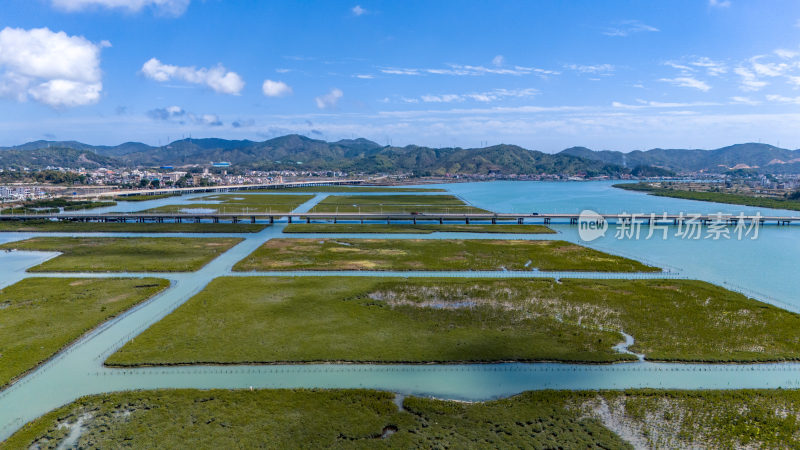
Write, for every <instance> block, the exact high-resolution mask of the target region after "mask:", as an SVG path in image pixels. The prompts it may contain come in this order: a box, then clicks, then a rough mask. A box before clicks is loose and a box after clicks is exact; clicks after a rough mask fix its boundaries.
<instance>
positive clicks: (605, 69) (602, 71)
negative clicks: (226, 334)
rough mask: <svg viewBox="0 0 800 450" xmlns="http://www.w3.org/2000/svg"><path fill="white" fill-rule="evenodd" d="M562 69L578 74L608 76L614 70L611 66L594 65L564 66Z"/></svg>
mask: <svg viewBox="0 0 800 450" xmlns="http://www.w3.org/2000/svg"><path fill="white" fill-rule="evenodd" d="M564 67H565V68H567V69H569V70H574V71H576V72H580V73H590V74H599V75H610V74H611V73H612V72H614V70H615V69H616V68H615V67H614V66H613V65H611V64H595V65H583V64H565V65H564Z"/></svg>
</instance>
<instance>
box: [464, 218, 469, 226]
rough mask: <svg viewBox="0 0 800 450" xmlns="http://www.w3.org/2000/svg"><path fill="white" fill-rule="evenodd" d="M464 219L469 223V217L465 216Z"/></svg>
mask: <svg viewBox="0 0 800 450" xmlns="http://www.w3.org/2000/svg"><path fill="white" fill-rule="evenodd" d="M464 221H465V222H466V223H467V225H469V217H465V218H464Z"/></svg>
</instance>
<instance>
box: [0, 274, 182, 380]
mask: <svg viewBox="0 0 800 450" xmlns="http://www.w3.org/2000/svg"><path fill="white" fill-rule="evenodd" d="M168 285H169V281H167V280H162V279H158V278H137V279H134V278H102V279H101V278H97V279H89V278H28V279H25V280H22V281H20V282H19V283H16V284H14V285H11V286H8V287H6V288H4V289H2V290H0V386H3V385H5V384H7V383H8V382H10V381H11V380H13V379H14V378H16V377H18V376H20V375H22V374H23V373H25V372H26V371H28V370H30V369H32V368H34V367H35V366H36V365H38V364H39V363H41V362H43V361H45V360H46V359H48V358H50V357H51V356H53V355H54V354H55V353H57V352H58V351H59V350H60V349H61V348H63V347H64V346H66V345H67V344H69V343H70V342H72V341H74V340H76V339H77V338H78V337H80V336H81V335H82V334H83V333H85V332H86V331H88V330H90V329H92V328H94V327H95V326H97V325H99V324H100V323H102V322H104V321H105V320H107V319H109V318H111V317H114V316H116V315H117V314H119V313H121V312H122V311H125V310H126V309H128V308H130V307H131V306H133V305H135V304H137V303H139V302H141V301H143V300H145V299H147V298H150V297H152V296H153V295H154V294H156V293H157V292H159V291H161V290H163V289H164V288H166V287H167V286H168Z"/></svg>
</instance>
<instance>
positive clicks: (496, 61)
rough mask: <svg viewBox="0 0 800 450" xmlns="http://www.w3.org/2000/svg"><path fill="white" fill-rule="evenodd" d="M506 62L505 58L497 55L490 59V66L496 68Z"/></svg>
mask: <svg viewBox="0 0 800 450" xmlns="http://www.w3.org/2000/svg"><path fill="white" fill-rule="evenodd" d="M505 62H506V58H505V57H504V56H503V55H497V56H495V57H494V58H492V64H493V65H495V66H496V67H500V66H502V65H503V64H504V63H505Z"/></svg>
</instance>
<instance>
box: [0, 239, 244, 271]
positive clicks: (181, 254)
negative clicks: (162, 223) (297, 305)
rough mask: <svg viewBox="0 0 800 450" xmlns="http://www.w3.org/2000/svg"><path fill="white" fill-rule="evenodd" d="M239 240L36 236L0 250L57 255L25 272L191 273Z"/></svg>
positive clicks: (11, 243)
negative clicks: (48, 252)
mask: <svg viewBox="0 0 800 450" xmlns="http://www.w3.org/2000/svg"><path fill="white" fill-rule="evenodd" d="M241 241H242V239H239V238H172V237H168V238H162V237H158V238H150V237H148V238H111V237H78V238H76V237H38V238H31V239H26V240H24V241H16V242H9V243H6V244H3V245H0V250H2V249H16V250H38V251H51V252H53V251H55V252H61V253H63V254H62V255H59V256H57V257H55V258H53V259H50V260H48V261H45V262H44V263H42V264H39V265H38V266H35V267H32V268H30V269H28V271H29V272H192V271H195V270H198V269H200V268H201V267H203V266H204V265H206V264H207V263H208V262H209V261H211V260H212V259H214V258H215V257H216V256H217V255H219V254H221V253H222V252H224V251H226V250H228V249H229V248H231V247H233V246H234V245H236V244H237V243H239V242H241Z"/></svg>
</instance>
